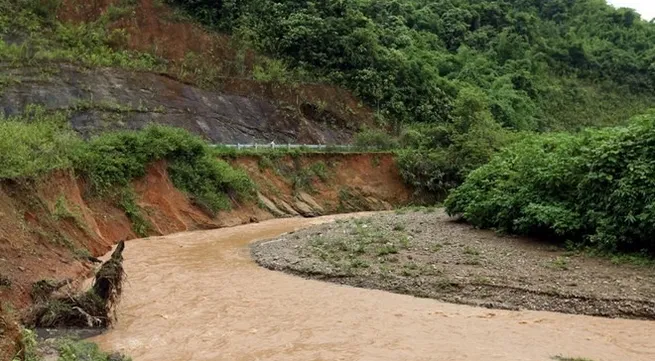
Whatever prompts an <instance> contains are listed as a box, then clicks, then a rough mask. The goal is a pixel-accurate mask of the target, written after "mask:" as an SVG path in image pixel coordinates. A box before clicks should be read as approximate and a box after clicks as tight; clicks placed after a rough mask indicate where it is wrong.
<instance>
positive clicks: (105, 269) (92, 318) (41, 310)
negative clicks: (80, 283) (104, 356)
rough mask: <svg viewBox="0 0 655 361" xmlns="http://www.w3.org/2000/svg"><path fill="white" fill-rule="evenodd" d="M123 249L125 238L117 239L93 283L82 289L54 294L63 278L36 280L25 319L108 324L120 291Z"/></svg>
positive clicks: (43, 323) (52, 324)
mask: <svg viewBox="0 0 655 361" xmlns="http://www.w3.org/2000/svg"><path fill="white" fill-rule="evenodd" d="M124 249H125V242H124V241H120V242H119V243H118V245H117V247H116V250H115V251H114V252H113V253H112V255H111V258H110V259H109V260H108V261H107V262H105V263H104V264H103V265H102V266H101V267H100V269H99V270H98V272H97V273H96V275H95V281H94V283H93V287H92V288H91V289H90V290H88V291H86V292H84V293H81V294H77V295H70V294H64V295H57V296H53V293H54V292H55V291H56V290H57V289H59V288H61V287H62V286H63V285H64V284H66V283H67V282H66V281H62V282H49V281H39V282H37V283H35V284H34V286H33V290H32V297H33V298H34V301H35V302H36V305H35V308H34V312H33V313H32V316H31V319H30V320H29V321H30V322H27V323H29V324H33V325H34V326H36V327H46V328H57V327H90V328H104V327H107V326H109V325H110V324H111V322H112V321H113V320H114V319H115V315H114V314H113V312H112V311H113V307H114V306H115V305H116V303H117V302H118V300H119V299H120V296H121V293H122V291H123V281H124V278H125V272H124V270H123V250H124Z"/></svg>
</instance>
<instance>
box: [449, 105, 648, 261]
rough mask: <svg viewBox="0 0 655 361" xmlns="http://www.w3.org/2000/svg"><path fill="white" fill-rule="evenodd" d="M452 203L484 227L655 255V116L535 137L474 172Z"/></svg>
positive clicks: (455, 211)
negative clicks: (574, 132)
mask: <svg viewBox="0 0 655 361" xmlns="http://www.w3.org/2000/svg"><path fill="white" fill-rule="evenodd" d="M446 207H447V210H448V212H449V213H450V214H461V215H462V216H463V217H464V219H466V220H467V221H469V222H471V223H472V224H474V225H476V226H478V227H484V228H496V229H499V230H501V231H505V232H511V233H519V234H527V235H545V236H551V237H552V236H554V237H556V238H559V239H563V240H568V241H570V242H573V243H574V244H579V245H588V246H591V247H594V248H597V249H601V250H605V251H617V250H619V251H642V250H643V251H647V252H651V253H655V243H654V241H653V238H652V235H653V234H654V232H655V113H651V114H647V115H643V116H639V117H636V118H635V119H633V120H632V122H631V124H630V125H629V126H627V127H617V128H606V129H602V130H594V131H587V132H582V133H580V134H576V135H571V134H564V133H562V134H548V135H540V136H532V137H528V138H526V139H524V140H522V141H520V142H517V143H516V144H514V145H512V146H510V147H509V148H507V149H505V150H503V151H501V152H500V153H499V154H498V155H497V156H495V157H494V158H493V160H492V161H491V162H490V163H488V164H487V165H484V166H482V167H480V168H479V169H477V170H475V171H473V172H472V173H471V174H470V176H469V177H468V178H467V180H466V181H465V182H464V184H463V185H462V186H460V187H459V188H458V189H456V190H455V191H453V192H452V193H451V194H450V196H449V197H448V199H447V201H446Z"/></svg>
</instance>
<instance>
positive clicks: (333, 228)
mask: <svg viewBox="0 0 655 361" xmlns="http://www.w3.org/2000/svg"><path fill="white" fill-rule="evenodd" d="M252 256H253V258H254V259H255V261H256V262H257V263H258V264H260V265H262V266H264V267H266V268H269V269H272V270H279V271H283V272H287V273H292V274H295V275H300V276H303V277H306V278H312V279H319V280H324V281H331V282H335V283H340V284H346V285H351V286H356V287H364V288H373V289H380V290H386V291H391V292H396V293H402V294H409V295H414V296H419V297H428V298H435V299H438V300H442V301H447V302H453V303H462V304H469V305H475V306H483V307H488V308H497V309H509V310H520V309H527V310H541V311H555V312H562V313H572V314H583V315H593V316H604V317H622V318H637V319H655V301H653V300H654V299H655V267H653V266H643V265H642V266H639V265H633V264H617V263H618V262H616V260H615V262H612V260H610V259H601V258H595V257H587V256H584V255H582V254H576V253H572V252H566V251H565V250H563V249H560V248H558V247H556V246H554V245H553V244H549V243H547V242H539V241H535V240H530V239H526V238H519V237H508V236H503V237H501V236H498V235H495V234H494V233H492V232H488V231H480V230H475V229H473V228H471V227H470V226H468V225H465V224H461V223H455V222H453V221H451V220H450V219H449V218H448V217H447V216H446V215H445V214H444V212H443V211H441V210H428V211H423V212H409V213H406V214H393V213H391V214H379V215H375V216H373V217H369V218H364V219H355V220H348V221H341V222H337V223H333V224H327V225H323V226H320V227H317V228H312V229H307V230H304V231H301V232H297V233H294V234H290V235H285V236H283V237H281V238H278V239H276V240H273V241H267V242H262V243H259V244H256V245H254V246H253V247H252Z"/></svg>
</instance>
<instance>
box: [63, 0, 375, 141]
mask: <svg viewBox="0 0 655 361" xmlns="http://www.w3.org/2000/svg"><path fill="white" fill-rule="evenodd" d="M118 3H119V0H64V1H63V3H62V6H61V8H60V11H59V14H58V17H59V19H60V20H62V21H67V22H72V23H83V22H92V21H95V20H97V19H98V18H99V17H100V16H101V15H102V14H103V13H104V12H105V11H106V10H107V8H108V7H109V6H110V5H116V4H118ZM109 28H110V29H121V30H123V31H125V32H126V34H127V42H126V43H125V44H115V46H116V47H120V48H127V49H130V50H135V51H139V52H146V53H150V54H153V55H155V56H157V57H160V58H163V59H166V60H167V61H168V71H167V73H168V74H169V75H171V76H173V77H175V78H176V79H179V80H183V81H188V82H191V83H198V84H203V83H204V82H206V81H207V79H208V78H210V77H212V76H213V77H216V78H217V79H220V80H219V81H217V82H216V81H215V82H214V83H215V84H212V86H213V87H216V88H218V90H220V91H222V92H225V93H227V94H234V95H240V96H246V97H261V98H265V99H267V100H269V101H271V103H273V104H276V105H278V106H281V105H284V106H283V107H281V108H280V111H281V112H283V113H286V115H287V116H289V117H293V118H296V117H297V116H298V115H299V114H301V115H302V116H303V117H304V118H306V119H310V120H314V121H329V122H331V123H333V124H334V125H335V126H338V127H354V128H358V127H359V126H360V125H369V126H370V125H373V124H374V119H373V111H372V109H370V108H369V107H367V106H365V105H363V104H362V102H361V101H359V100H358V99H357V98H356V97H355V96H353V95H352V93H350V92H349V91H347V90H345V89H342V88H339V87H335V86H331V85H328V84H289V85H288V84H278V83H264V82H258V81H255V80H253V77H252V69H253V66H254V65H255V64H257V63H261V62H262V61H263V60H265V57H263V56H261V55H258V54H256V53H255V52H254V51H252V50H248V49H245V50H243V49H242V52H243V51H245V57H242V58H240V57H239V46H238V45H236V44H234V42H233V41H232V39H231V38H230V36H228V35H225V34H219V33H216V32H211V31H208V30H206V29H205V28H203V27H201V26H199V25H197V24H195V23H193V22H190V21H187V20H183V19H180V18H179V17H176V16H175V13H174V11H173V10H171V9H170V8H169V7H168V6H166V5H163V4H162V3H161V2H157V1H154V0H137V1H136V6H135V7H134V11H133V13H131V14H129V15H127V16H125V17H122V18H120V19H118V20H116V21H115V22H113V23H111V24H110V25H109ZM193 58H195V59H194V60H190V59H193ZM200 68H202V69H205V70H204V71H203V70H199V69H200ZM208 72H211V73H213V74H212V75H209V76H208V74H207V73H208ZM301 139H302V138H301Z"/></svg>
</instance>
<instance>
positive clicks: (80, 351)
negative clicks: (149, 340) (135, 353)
mask: <svg viewBox="0 0 655 361" xmlns="http://www.w3.org/2000/svg"><path fill="white" fill-rule="evenodd" d="M58 351H59V361H80V360H84V361H109V360H111V361H131V360H132V359H131V358H129V357H126V356H117V355H111V357H110V355H109V354H107V353H105V352H102V350H100V348H99V347H98V345H96V344H95V343H91V342H86V341H74V340H64V341H61V342H60V343H59V346H58Z"/></svg>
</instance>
